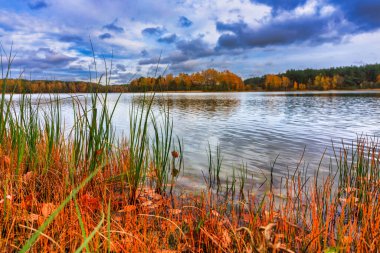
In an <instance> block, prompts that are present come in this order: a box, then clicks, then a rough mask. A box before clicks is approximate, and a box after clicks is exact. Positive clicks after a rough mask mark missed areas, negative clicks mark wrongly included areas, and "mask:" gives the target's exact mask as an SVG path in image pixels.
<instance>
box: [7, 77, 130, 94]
mask: <svg viewBox="0 0 380 253" xmlns="http://www.w3.org/2000/svg"><path fill="white" fill-rule="evenodd" d="M0 80H1V79H0ZM3 81H4V80H1V85H0V90H1V91H2V90H3ZM127 91H128V88H127V86H126V85H107V86H105V85H101V84H97V83H91V82H81V81H70V82H65V81H51V80H31V81H30V80H25V79H7V80H6V86H5V92H7V93H12V92H13V93H91V92H111V93H112V92H127Z"/></svg>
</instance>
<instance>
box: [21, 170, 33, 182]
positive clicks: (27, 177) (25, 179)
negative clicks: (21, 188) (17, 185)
mask: <svg viewBox="0 0 380 253" xmlns="http://www.w3.org/2000/svg"><path fill="white" fill-rule="evenodd" d="M33 176H34V174H33V172H32V171H28V172H27V173H26V174H24V175H23V176H22V180H23V182H24V183H27V182H28V181H30V180H31V179H32V178H33Z"/></svg>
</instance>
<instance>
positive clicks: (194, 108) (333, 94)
mask: <svg viewBox="0 0 380 253" xmlns="http://www.w3.org/2000/svg"><path fill="white" fill-rule="evenodd" d="M40 96H41V95H33V97H35V98H37V97H40ZM42 96H46V95H42ZM61 96H67V95H61ZM83 96H89V95H88V94H87V95H86V94H82V95H81V96H80V98H81V99H83ZM117 97H118V95H117V94H109V101H110V103H111V105H112V104H114V103H115V101H116V99H117ZM139 97H141V94H122V95H121V98H120V101H119V103H118V105H117V108H116V111H115V114H114V121H113V122H114V127H115V131H116V134H117V136H121V135H122V134H125V135H126V134H128V129H129V121H128V120H129V118H128V113H129V108H130V106H131V103H132V101H137V102H138V101H139V100H140V99H139ZM163 104H166V105H168V107H169V109H170V113H171V117H172V118H173V122H174V132H175V135H178V136H179V137H180V138H183V142H184V147H185V171H184V173H183V175H181V180H180V182H181V183H182V184H183V185H184V186H198V185H203V176H202V170H203V171H204V172H206V171H207V164H208V163H207V148H208V144H210V145H211V147H212V150H215V147H216V145H218V144H219V145H220V147H221V151H222V156H223V161H224V163H223V164H224V165H223V174H224V175H231V173H232V168H233V167H235V168H239V167H241V165H242V164H245V165H246V166H247V169H248V174H249V177H250V178H251V180H252V182H253V183H255V184H261V182H263V180H265V177H267V176H268V174H269V172H270V168H271V166H272V164H273V162H274V161H276V163H275V165H274V169H273V173H274V175H275V178H276V180H280V178H281V176H284V175H286V174H288V172H293V171H294V170H295V168H296V167H297V164H299V162H300V158H301V157H302V154H303V153H304V155H303V160H302V162H301V163H300V164H299V166H300V167H301V168H303V169H305V170H306V169H307V172H306V173H307V174H308V175H312V174H313V173H314V172H315V170H316V168H317V166H318V164H319V162H320V160H321V157H322V154H323V153H324V151H325V150H326V155H325V157H324V160H323V163H322V168H321V173H323V171H327V170H328V163H329V159H330V157H332V156H333V150H332V143H334V145H335V147H336V149H337V150H339V148H340V147H341V146H342V141H344V142H345V143H346V144H350V143H351V142H352V141H354V140H355V139H356V138H357V137H358V136H368V137H371V138H373V137H374V136H379V135H380V127H379V126H380V92H379V91H359V92H358V91H352V92H349V91H344V92H343V91H328V92H289V93H284V92H270V93H269V92H255V93H254V92H243V93H164V94H157V95H156V101H155V103H154V105H153V110H154V111H155V112H156V113H158V111H159V109H160V108H161V106H162V105H163ZM62 107H63V108H62V109H63V117H64V118H65V123H66V128H67V129H69V128H70V127H71V126H72V123H73V122H72V121H73V114H72V104H71V102H67V103H63V104H62ZM276 158H277V160H276Z"/></svg>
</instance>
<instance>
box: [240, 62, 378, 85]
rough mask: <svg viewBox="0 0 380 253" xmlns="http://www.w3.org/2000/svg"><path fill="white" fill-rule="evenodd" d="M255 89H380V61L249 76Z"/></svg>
mask: <svg viewBox="0 0 380 253" xmlns="http://www.w3.org/2000/svg"><path fill="white" fill-rule="evenodd" d="M244 83H245V84H246V85H247V86H249V87H250V89H252V90H269V91H272V90H279V91H289V90H331V89H337V90H345V89H373V88H380V64H371V65H363V66H349V67H337V68H329V69H305V70H288V71H286V72H285V73H282V74H278V75H265V76H262V77H253V78H249V79H246V80H245V81H244Z"/></svg>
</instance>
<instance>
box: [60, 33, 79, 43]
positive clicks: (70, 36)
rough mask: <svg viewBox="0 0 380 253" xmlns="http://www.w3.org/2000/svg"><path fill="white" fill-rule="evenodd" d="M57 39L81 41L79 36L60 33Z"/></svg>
mask: <svg viewBox="0 0 380 253" xmlns="http://www.w3.org/2000/svg"><path fill="white" fill-rule="evenodd" d="M58 40H59V41H61V42H75V43H81V42H83V38H82V37H81V36H78V35H70V34H66V35H60V36H58Z"/></svg>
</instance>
